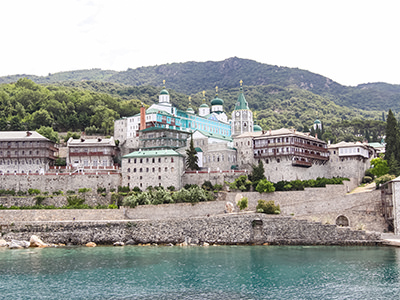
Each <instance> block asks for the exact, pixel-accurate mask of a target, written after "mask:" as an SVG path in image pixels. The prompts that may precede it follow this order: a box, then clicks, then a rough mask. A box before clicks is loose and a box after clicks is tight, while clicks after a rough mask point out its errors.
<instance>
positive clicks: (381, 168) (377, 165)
mask: <svg viewBox="0 0 400 300" xmlns="http://www.w3.org/2000/svg"><path fill="white" fill-rule="evenodd" d="M371 167H372V169H371V173H372V174H374V175H375V176H376V177H381V176H383V175H385V174H387V173H388V172H389V166H388V163H387V161H386V160H383V159H382V158H380V157H377V158H373V159H371Z"/></svg>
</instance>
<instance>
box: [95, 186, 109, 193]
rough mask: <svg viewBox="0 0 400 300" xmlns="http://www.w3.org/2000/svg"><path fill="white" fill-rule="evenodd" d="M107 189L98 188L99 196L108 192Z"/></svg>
mask: <svg viewBox="0 0 400 300" xmlns="http://www.w3.org/2000/svg"><path fill="white" fill-rule="evenodd" d="M106 190H107V189H106V188H105V187H100V186H99V187H98V188H97V194H101V193H104V192H105V191H106Z"/></svg>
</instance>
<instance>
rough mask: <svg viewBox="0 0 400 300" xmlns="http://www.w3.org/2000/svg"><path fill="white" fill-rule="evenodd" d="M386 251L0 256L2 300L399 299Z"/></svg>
mask: <svg viewBox="0 0 400 300" xmlns="http://www.w3.org/2000/svg"><path fill="white" fill-rule="evenodd" d="M399 295H400V249H398V248H389V247H387V248H386V247H300V246H290V247H288V246H282V247H280V246H237V247H235V246H221V247H208V248H202V247H188V248H180V247H137V246H128V247H96V248H86V247H73V248H45V249H24V250H8V249H2V250H0V299H219V300H222V299H398V298H399Z"/></svg>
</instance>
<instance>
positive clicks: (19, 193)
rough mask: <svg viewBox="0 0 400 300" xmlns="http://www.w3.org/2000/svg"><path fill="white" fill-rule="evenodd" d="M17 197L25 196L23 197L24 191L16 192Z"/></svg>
mask: <svg viewBox="0 0 400 300" xmlns="http://www.w3.org/2000/svg"><path fill="white" fill-rule="evenodd" d="M17 195H18V196H25V195H26V192H24V191H18V192H17Z"/></svg>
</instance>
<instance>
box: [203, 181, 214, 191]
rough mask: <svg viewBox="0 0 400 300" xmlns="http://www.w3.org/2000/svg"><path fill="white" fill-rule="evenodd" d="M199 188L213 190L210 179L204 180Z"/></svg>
mask: <svg viewBox="0 0 400 300" xmlns="http://www.w3.org/2000/svg"><path fill="white" fill-rule="evenodd" d="M201 188H202V189H204V190H206V191H212V190H214V187H213V185H212V183H211V181H209V180H206V181H204V183H203V184H202V185H201Z"/></svg>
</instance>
